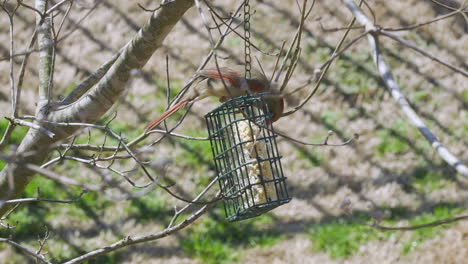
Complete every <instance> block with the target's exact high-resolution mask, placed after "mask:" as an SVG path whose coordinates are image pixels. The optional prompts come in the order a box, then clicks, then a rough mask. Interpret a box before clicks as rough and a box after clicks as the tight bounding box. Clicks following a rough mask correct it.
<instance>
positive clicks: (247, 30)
mask: <svg viewBox="0 0 468 264" xmlns="http://www.w3.org/2000/svg"><path fill="white" fill-rule="evenodd" d="M244 53H245V78H246V79H250V78H251V77H252V76H251V70H252V58H251V57H250V3H249V0H245V2H244Z"/></svg>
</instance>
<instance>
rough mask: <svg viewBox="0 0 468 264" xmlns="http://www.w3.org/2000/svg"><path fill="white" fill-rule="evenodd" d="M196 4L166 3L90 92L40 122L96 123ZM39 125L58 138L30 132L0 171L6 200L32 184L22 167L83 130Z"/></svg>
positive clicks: (49, 109) (43, 113)
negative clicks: (12, 159) (11, 185)
mask: <svg viewBox="0 0 468 264" xmlns="http://www.w3.org/2000/svg"><path fill="white" fill-rule="evenodd" d="M192 5H193V0H177V1H173V2H168V3H166V4H164V5H163V6H162V8H161V9H159V10H158V12H157V13H153V14H152V15H151V17H150V18H149V19H148V21H147V22H146V23H145V25H144V26H143V27H142V28H141V29H140V31H139V32H138V33H137V34H136V35H135V36H134V38H133V39H132V40H131V41H130V42H129V43H128V44H127V45H126V46H125V47H124V48H123V49H122V50H121V54H120V56H119V58H118V59H117V60H116V61H115V63H114V65H113V66H112V67H111V68H110V69H109V71H108V72H107V73H106V74H105V75H104V77H103V78H102V79H101V80H100V81H99V82H98V83H97V84H96V85H95V86H94V87H93V88H91V89H90V91H89V92H88V93H86V94H85V95H84V96H82V97H81V98H80V99H78V100H77V101H76V102H74V103H72V104H69V105H61V106H54V105H53V104H52V105H50V104H46V105H44V106H40V107H38V111H36V112H37V114H36V117H37V119H38V120H50V121H55V122H82V123H94V122H95V121H96V120H98V119H99V118H100V117H101V116H102V115H103V114H105V113H106V112H107V111H108V110H109V109H110V108H111V107H112V106H113V105H114V104H115V103H116V102H117V100H118V98H119V97H120V95H121V94H122V92H123V91H124V89H125V84H126V83H127V81H128V80H129V78H130V71H131V70H133V69H141V68H142V67H143V66H144V65H145V64H146V62H147V61H148V60H149V58H150V57H151V56H152V54H153V53H154V52H155V51H156V50H157V49H158V48H159V47H160V46H161V44H162V42H163V41H164V39H165V37H166V36H167V35H168V34H169V32H170V31H171V30H172V28H173V27H174V26H175V24H176V23H177V22H178V21H179V20H180V19H181V18H182V16H183V15H184V13H185V12H186V11H187V10H188V9H189V8H190V7H191V6H192ZM38 105H40V104H38ZM39 123H40V124H41V126H43V127H44V128H46V129H47V130H49V131H52V132H53V133H55V134H56V136H55V137H54V138H49V137H48V136H46V135H44V134H43V133H42V132H39V131H37V130H33V129H30V130H29V132H28V133H27V135H26V137H25V138H24V139H23V141H22V142H21V145H20V146H19V148H18V150H17V158H16V159H15V161H14V163H9V164H8V165H7V166H5V168H4V169H3V171H2V172H0V194H1V195H0V196H1V197H0V199H5V196H7V195H8V194H11V195H10V197H6V198H10V199H11V198H13V197H17V196H19V195H20V194H21V193H22V192H23V190H24V188H25V187H26V186H27V184H28V183H29V182H30V181H31V178H32V176H33V175H34V172H33V171H30V170H27V169H25V168H24V167H23V166H22V164H25V163H32V164H36V165H40V164H41V163H42V162H44V160H45V159H46V157H47V156H48V154H49V153H50V151H51V149H50V146H51V145H52V144H53V143H55V142H57V141H59V140H62V139H65V138H67V137H69V136H71V135H72V134H73V133H74V132H75V131H76V130H77V129H79V127H73V126H69V127H57V126H54V125H53V124H50V123H45V122H40V121H39ZM8 173H11V175H12V176H13V181H14V189H13V190H12V192H11V191H10V190H11V188H10V187H9V181H8V175H9V174H8ZM0 206H1V204H0ZM7 210H8V206H6V205H3V206H1V208H0V216H2V215H4V214H5V212H6V211H7Z"/></svg>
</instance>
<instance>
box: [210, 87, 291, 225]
mask: <svg viewBox="0 0 468 264" xmlns="http://www.w3.org/2000/svg"><path fill="white" fill-rule="evenodd" d="M205 118H206V122H207V126H208V133H209V137H210V141H211V148H212V150H213V156H214V161H215V166H216V171H217V173H218V182H219V186H220V188H221V192H222V193H223V194H224V196H225V199H224V209H225V213H226V217H227V219H228V220H229V221H238V220H242V219H246V218H251V217H255V216H258V215H260V214H262V213H265V212H267V211H269V210H271V209H273V208H275V207H277V206H279V205H281V204H284V203H287V202H289V200H290V198H289V195H288V191H287V188H286V181H285V180H286V178H285V177H284V175H283V168H282V167H281V161H280V159H281V157H280V155H279V153H278V147H277V144H276V137H277V135H276V134H275V133H274V131H273V126H272V124H271V113H270V111H269V110H268V105H267V104H266V103H265V101H264V98H263V97H262V95H261V94H259V95H255V96H245V97H238V98H235V99H231V100H229V101H227V102H225V103H224V104H222V105H221V106H219V107H218V108H216V109H215V110H213V111H212V112H210V113H208V114H207V115H206V116H205Z"/></svg>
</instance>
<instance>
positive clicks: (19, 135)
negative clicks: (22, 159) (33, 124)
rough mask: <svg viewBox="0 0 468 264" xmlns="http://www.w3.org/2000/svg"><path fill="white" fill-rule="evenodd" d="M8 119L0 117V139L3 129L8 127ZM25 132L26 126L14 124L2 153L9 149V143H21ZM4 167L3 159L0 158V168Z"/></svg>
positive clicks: (26, 130) (3, 132)
mask: <svg viewBox="0 0 468 264" xmlns="http://www.w3.org/2000/svg"><path fill="white" fill-rule="evenodd" d="M9 123H10V121H8V120H6V119H0V140H1V139H2V138H3V135H4V134H5V131H6V129H7V127H8V124H9ZM26 132H28V128H27V127H24V126H16V127H15V130H13V133H12V134H11V136H10V138H9V140H8V143H7V147H6V148H5V149H4V150H3V151H4V153H8V151H9V149H10V148H9V147H8V145H9V146H11V145H19V144H20V143H21V140H23V138H24V136H25V135H26ZM3 167H5V162H4V161H3V160H0V170H2V169H3Z"/></svg>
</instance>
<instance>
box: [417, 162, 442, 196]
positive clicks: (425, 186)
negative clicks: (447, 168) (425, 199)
mask: <svg viewBox="0 0 468 264" xmlns="http://www.w3.org/2000/svg"><path fill="white" fill-rule="evenodd" d="M413 179H414V180H413V182H412V184H411V185H412V186H413V187H414V188H415V189H416V190H417V191H419V192H421V193H426V194H427V193H430V192H432V191H435V190H439V189H441V188H443V187H444V185H445V179H444V175H442V174H441V173H440V172H438V171H436V170H434V169H431V168H417V169H416V170H415V171H414V172H413Z"/></svg>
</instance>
